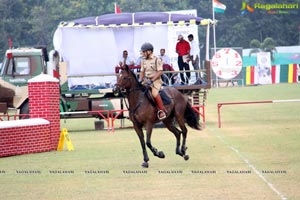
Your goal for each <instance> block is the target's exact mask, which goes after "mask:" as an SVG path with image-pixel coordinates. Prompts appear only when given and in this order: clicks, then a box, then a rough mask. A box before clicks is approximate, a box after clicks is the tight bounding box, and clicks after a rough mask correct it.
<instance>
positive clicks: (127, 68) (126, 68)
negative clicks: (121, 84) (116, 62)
mask: <svg viewBox="0 0 300 200" xmlns="http://www.w3.org/2000/svg"><path fill="white" fill-rule="evenodd" d="M124 67H125V70H126V71H127V72H128V71H129V66H128V65H126V64H125V65H124Z"/></svg>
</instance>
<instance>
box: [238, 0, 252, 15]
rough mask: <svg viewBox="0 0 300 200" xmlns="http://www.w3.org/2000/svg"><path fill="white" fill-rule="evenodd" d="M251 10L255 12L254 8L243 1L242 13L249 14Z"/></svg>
mask: <svg viewBox="0 0 300 200" xmlns="http://www.w3.org/2000/svg"><path fill="white" fill-rule="evenodd" d="M249 12H251V13H252V12H254V8H252V7H251V6H250V5H249V4H247V3H246V2H242V8H241V15H245V14H248V13H249Z"/></svg>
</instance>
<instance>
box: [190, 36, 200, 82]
mask: <svg viewBox="0 0 300 200" xmlns="http://www.w3.org/2000/svg"><path fill="white" fill-rule="evenodd" d="M188 39H189V41H190V46H191V50H190V60H191V61H192V65H193V67H194V70H199V52H200V49H199V47H198V45H197V43H196V42H195V40H194V36H193V34H189V35H188ZM196 80H197V81H196V83H198V84H201V76H200V73H199V72H196Z"/></svg>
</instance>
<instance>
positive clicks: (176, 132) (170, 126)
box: [164, 119, 184, 156]
mask: <svg viewBox="0 0 300 200" xmlns="http://www.w3.org/2000/svg"><path fill="white" fill-rule="evenodd" d="M164 124H165V126H166V127H167V128H168V130H169V131H171V132H172V133H173V134H174V135H175V137H176V154H178V155H180V156H184V154H183V152H182V151H181V149H180V135H181V131H180V130H178V129H177V128H176V126H175V125H174V124H173V119H168V120H165V121H164Z"/></svg>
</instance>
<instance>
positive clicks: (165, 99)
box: [159, 90, 172, 105]
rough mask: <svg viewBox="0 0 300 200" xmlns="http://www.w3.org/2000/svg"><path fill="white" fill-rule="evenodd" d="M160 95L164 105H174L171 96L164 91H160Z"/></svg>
mask: <svg viewBox="0 0 300 200" xmlns="http://www.w3.org/2000/svg"><path fill="white" fill-rule="evenodd" d="M159 94H160V96H161V99H162V101H163V104H164V105H169V104H170V103H172V102H171V99H170V98H169V96H168V95H167V94H166V93H165V91H164V90H160V91H159Z"/></svg>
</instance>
